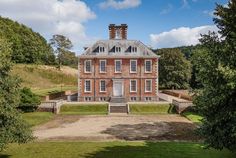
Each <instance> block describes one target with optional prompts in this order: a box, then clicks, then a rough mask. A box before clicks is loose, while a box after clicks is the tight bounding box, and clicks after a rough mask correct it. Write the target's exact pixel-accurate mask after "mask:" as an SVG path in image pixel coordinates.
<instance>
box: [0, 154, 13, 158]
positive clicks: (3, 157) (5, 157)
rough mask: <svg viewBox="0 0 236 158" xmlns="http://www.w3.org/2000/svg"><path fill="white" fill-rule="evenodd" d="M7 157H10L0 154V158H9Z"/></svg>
mask: <svg viewBox="0 0 236 158" xmlns="http://www.w3.org/2000/svg"><path fill="white" fill-rule="evenodd" d="M9 157H11V155H2V154H1V153H0V158H9Z"/></svg>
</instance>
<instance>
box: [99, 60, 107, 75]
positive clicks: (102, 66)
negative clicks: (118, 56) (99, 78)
mask: <svg viewBox="0 0 236 158" xmlns="http://www.w3.org/2000/svg"><path fill="white" fill-rule="evenodd" d="M99 63H100V66H99V67H100V73H106V67H107V61H106V60H100V61H99Z"/></svg>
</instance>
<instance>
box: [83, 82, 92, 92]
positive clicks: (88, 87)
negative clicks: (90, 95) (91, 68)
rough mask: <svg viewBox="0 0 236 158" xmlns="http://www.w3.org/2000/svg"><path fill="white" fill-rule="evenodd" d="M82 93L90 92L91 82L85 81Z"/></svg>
mask: <svg viewBox="0 0 236 158" xmlns="http://www.w3.org/2000/svg"><path fill="white" fill-rule="evenodd" d="M84 92H91V80H85V82H84Z"/></svg>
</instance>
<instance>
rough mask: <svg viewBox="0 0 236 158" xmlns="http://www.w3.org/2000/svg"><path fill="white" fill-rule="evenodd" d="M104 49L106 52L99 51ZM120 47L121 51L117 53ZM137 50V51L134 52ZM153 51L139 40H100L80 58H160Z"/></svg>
mask: <svg viewBox="0 0 236 158" xmlns="http://www.w3.org/2000/svg"><path fill="white" fill-rule="evenodd" d="M100 47H104V51H102V52H101V51H99V49H100ZM116 47H119V49H120V51H118V52H117V51H115V50H116ZM133 48H135V50H136V51H132V50H133ZM158 57H159V56H158V55H156V54H155V53H154V52H153V51H152V50H151V49H149V48H148V47H147V46H146V45H144V44H143V43H142V42H140V41H137V40H126V39H124V40H118V39H114V40H113V39H112V40H111V39H110V40H99V41H97V42H96V43H95V44H93V45H92V46H91V47H89V48H87V49H86V50H85V51H84V52H83V54H81V55H80V56H79V58H158Z"/></svg>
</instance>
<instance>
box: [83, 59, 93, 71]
mask: <svg viewBox="0 0 236 158" xmlns="http://www.w3.org/2000/svg"><path fill="white" fill-rule="evenodd" d="M84 72H85V73H91V72H92V61H91V60H85V61H84Z"/></svg>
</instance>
